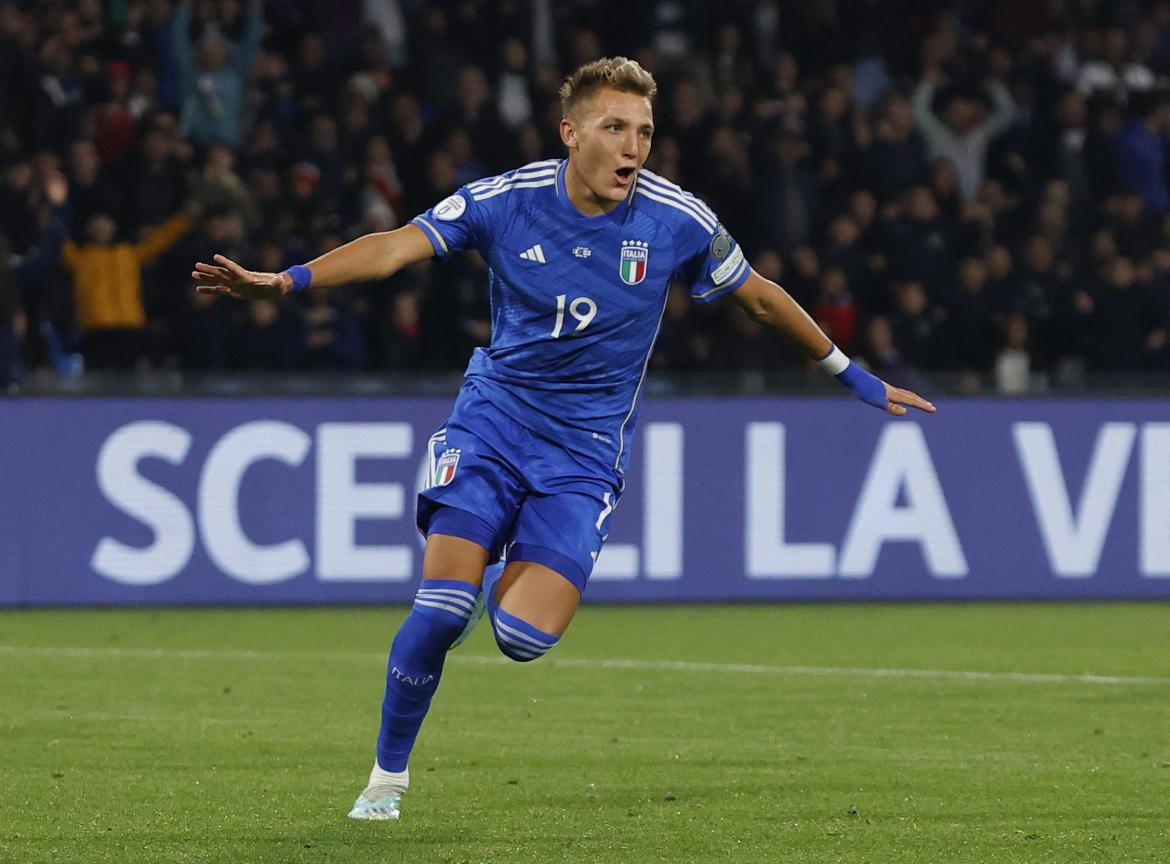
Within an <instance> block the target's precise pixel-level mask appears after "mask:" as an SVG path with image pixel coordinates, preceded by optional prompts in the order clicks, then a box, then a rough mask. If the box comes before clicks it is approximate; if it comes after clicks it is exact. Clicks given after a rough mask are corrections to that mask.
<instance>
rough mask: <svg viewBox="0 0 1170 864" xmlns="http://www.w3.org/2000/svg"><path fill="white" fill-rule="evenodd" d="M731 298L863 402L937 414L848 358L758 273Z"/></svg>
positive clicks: (898, 411)
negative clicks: (776, 331)
mask: <svg viewBox="0 0 1170 864" xmlns="http://www.w3.org/2000/svg"><path fill="white" fill-rule="evenodd" d="M731 299H733V300H734V301H735V302H736V303H738V304H739V305H740V306H741V307H743V310H744V311H745V312H747V314H748V317H750V318H751V319H752V320H753V321H755V322H756V323H758V324H764V325H766V326H768V327H771V328H772V329H774V330H778V331H779V332H780V333H781V334H783V336H784V337H785V338H786V339H788V341H789V342H791V343H792V344H793V345H795V346H796V347H797V348H798V349H799V350H800V351H801V352H803V353H804V355H805V356H806V357H808V358H809V359H810V360H816V361H817V362H818V363H819V364H820V365H821V368H823V369H824V370H825V371H826V372H828V373H829V374H831V375H833V376H835V377H836V378H837V380H839V381H840V382H841V383H842V384H844V385H845V386H846V387H848V388H849V389H850V390H852V391H853V393H854V395H856V396H857V398H859V399H861V400H862V401H864V402H867V403H869V404H870V405H873V406H874V407H875V408H881V409H883V410H885V411H888V412H889V413H891V414H893V415H895V416H901V415H903V414H905V413H906V412H907V410H909V409H908V408H907V406H909V407H910V408H918V409H920V410H922V411H928V412H933V411H934V405H932V404H931V403H930V402H927V401H926V400H925V399H923V398H922V397H921V396H919V395H918V394H916V393H912V392H910V391H909V390H900V389H899V388H897V387H891V386H890V385H889V384H887V383H886V382H884V381H882V380H881V379H880V378H877V377H876V376H874V375H871V374H870V373H869V372H867V371H865V370H864V369H862V368H861V367H860V366H858V365H857V364H856V363H854V362H853V361H852V360H850V359H849V358H848V357H846V356H845V354H844V353H843V352H842V351H841V349H840V348H837V347H836V346H835V345H834V344H833V343H832V341H831V340H830V339H829V337H828V336H826V335H825V334H824V331H822V330H821V328H820V327H818V326H817V322H815V321H813V319H812V318H811V317H809V314H808V313H807V312H805V311H804V309H802V308H801V307H800V304H799V303H797V302H796V301H795V300H793V299H792V297H791V295H789V293H788V292H787V291H785V290H784V289H783V288H781V287H780V286H779V285H777V284H776V283H775V282H773V281H771V280H770V279H765V278H764V277H763V276H761V275H760V274H758V273H756V271H754V270H752V271H751V272H750V273H749V274H748V278H747V281H745V282H744V283H743V284H742V285H740V286H739V287H738V288H736V289H735V290H734V291H732V292H731Z"/></svg>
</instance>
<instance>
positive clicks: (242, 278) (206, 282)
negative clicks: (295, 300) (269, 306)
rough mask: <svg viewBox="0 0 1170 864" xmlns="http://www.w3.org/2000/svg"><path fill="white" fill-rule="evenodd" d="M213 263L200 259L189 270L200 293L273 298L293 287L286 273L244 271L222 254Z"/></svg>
mask: <svg viewBox="0 0 1170 864" xmlns="http://www.w3.org/2000/svg"><path fill="white" fill-rule="evenodd" d="M212 260H214V261H215V262H216V263H215V264H204V263H203V262H202V261H200V262H199V263H198V264H196V265H195V269H194V270H192V271H191V278H192V279H194V280H195V290H196V291H197V292H199V293H200V294H228V295H230V296H232V297H235V298H236V299H237V300H275V299H277V298H279V297H282V296H283V295H285V294H287V293H288V292H289V291H291V290H292V277H290V276H289V275H288V274H287V273H255V272H253V271H251V270H245V269H244V268H243V267H241V266H240V265H239V264H237V263H236V262H235V261H233V260H231V259H230V258H228V257H226V256H224V255H215V256H214V257H213V259H212Z"/></svg>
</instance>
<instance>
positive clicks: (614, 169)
mask: <svg viewBox="0 0 1170 864" xmlns="http://www.w3.org/2000/svg"><path fill="white" fill-rule="evenodd" d="M653 137H654V112H653V111H652V110H651V108H650V100H649V99H647V98H646V97H645V96H639V95H638V94H636V93H622V92H620V91H618V90H611V89H609V88H604V89H601V90H598V91H597V92H596V93H594V94H593V95H592V96H591V97H590V98H588V99H586V100H585V101H584V102H582V103H581V104H579V105H577V107H576V108H574V110H573V111H572V112H571V116H569V117H566V118H565V119H563V120H562V121H561V140H562V141H564V143H565V146H566V147H568V148H569V158H570V160H571V161H572V162H573V166H574V168H575V169H576V171H577V173H578V174H580V176H581V178H582V179H583V180H584V181H585V185H586V186H587V187H588V188H589V191H590V192H592V193H593V195H594V196H595V197H597V198H599V199H604V200H606V201H615V202H618V201H622V200H623V199H624V198H625V197H626V195H627V194H628V193H629V191H630V185H631V184H632V183H633V182H634V176H635V174H636V173H637V171H638V169H639V168H641V167H642V165H643V163H645V161H646V157H647V156H649V155H650V141H651V139H652V138H653Z"/></svg>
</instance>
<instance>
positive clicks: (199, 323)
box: [0, 0, 1170, 392]
mask: <svg viewBox="0 0 1170 864" xmlns="http://www.w3.org/2000/svg"><path fill="white" fill-rule="evenodd" d="M616 7H617V4H614V3H607V2H590V0H572V2H564V3H561V2H557V3H553V2H552V0H501V2H487V0H483V2H476V0H467V2H424V0H333V2H296V0H268V2H264V3H261V2H258V0H195V2H190V0H179V2H176V0H114V2H107V3H102V2H99V0H71V2H53V0H30V2H11V0H9V2H0V82H2V86H0V391H3V389H4V388H5V387H6V386H9V385H11V384H13V382H16V381H19V379H20V376H21V374H22V368H27V367H28V366H29V365H52V364H56V365H57V366H58V367H59V368H63V367H64V366H66V365H67V364H66V363H65V362H64V360H63V358H68V357H70V356H71V355H72V354H73V353H74V352H80V353H81V354H82V355H83V357H84V365H85V368H87V369H103V368H120V369H124V368H140V369H141V368H161V369H168V368H179V369H182V370H191V371H205V370H221V369H279V370H293V369H298V370H320V369H375V370H378V369H395V370H406V371H415V370H456V369H461V368H462V367H463V365H464V364H465V363H466V359H467V356H468V354H469V352H470V350H471V348H472V347H473V346H475V345H482V344H486V342H487V340H488V337H489V333H490V321H489V310H488V307H487V297H486V270H485V265H484V264H483V262H482V261H481V260H479V259H478V257H477V256H458V257H457V258H456V259H454V260H451V261H447V262H444V263H442V264H438V263H433V262H427V263H424V264H422V265H418V266H415V267H412V268H410V269H409V270H408V271H406V272H402V273H399V274H397V275H396V276H395V277H394V278H392V279H390V280H388V281H387V283H386V284H377V285H359V286H352V287H351V288H349V289H346V290H342V291H336V292H332V293H330V294H329V295H328V296H326V295H325V294H323V293H321V292H312V291H310V292H308V293H307V295H306V296H303V297H296V298H289V299H286V300H285V301H283V302H281V303H269V302H256V303H251V304H238V303H233V302H230V301H226V300H223V299H220V298H214V297H210V296H205V295H197V294H195V293H194V292H193V291H192V290H190V280H189V275H188V274H189V272H190V269H191V265H192V262H194V261H196V260H209V258H210V256H211V255H212V254H213V253H214V252H221V253H224V254H227V255H229V256H230V257H232V258H234V259H236V260H238V261H240V262H242V263H244V264H245V266H250V267H253V268H255V269H262V270H280V269H283V268H284V267H286V266H289V265H291V264H294V263H301V262H303V261H305V260H307V259H310V258H312V257H314V256H315V255H317V254H319V253H320V252H322V251H325V250H327V249H329V248H332V247H334V246H336V245H339V244H340V243H342V242H344V241H346V240H348V239H350V238H352V237H354V236H356V235H358V234H360V233H365V232H369V231H381V230H388V229H391V228H394V227H397V226H399V225H402V224H403V223H404V222H406V221H407V220H408V219H410V218H411V217H412V216H413V215H415V214H416V213H418V212H420V211H422V210H423V209H425V208H426V207H428V206H430V205H432V204H433V203H435V202H437V201H439V200H440V199H442V198H443V197H445V196H446V195H448V194H449V193H451V192H452V191H454V190H455V189H456V188H458V186H459V185H461V184H463V183H465V182H467V181H470V180H474V179H477V178H480V177H483V176H486V175H491V174H494V173H497V172H500V171H503V170H507V169H509V168H512V167H517V166H519V165H521V164H523V163H525V162H529V161H534V160H537V159H542V158H548V157H550V156H559V155H562V152H563V151H562V147H561V144H560V142H559V139H558V137H557V131H556V130H557V121H558V120H559V116H560V114H559V106H558V103H557V100H556V90H557V87H558V85H559V83H560V81H561V78H562V76H563V75H564V74H566V73H567V72H568V71H570V70H571V69H572V68H574V67H575V66H576V65H577V64H579V63H581V62H584V61H586V60H590V59H593V58H595V57H598V56H601V55H603V54H617V53H622V54H626V55H628V56H632V57H635V58H637V59H638V60H639V61H641V62H642V63H643V65H645V66H646V67H647V68H649V69H650V70H651V71H652V72H654V74H655V76H656V77H657V79H658V81H659V97H658V100H657V104H656V110H655V120H656V125H657V131H656V133H655V138H654V148H653V152H652V153H651V157H650V162H649V167H650V168H652V169H653V170H655V171H657V172H658V173H660V174H663V175H665V176H666V177H668V178H670V179H673V180H675V181H677V182H678V183H680V184H682V185H683V186H684V187H685V188H687V189H690V190H691V191H693V192H694V193H695V194H697V195H699V196H701V197H703V198H704V199H705V200H707V201H708V203H710V204H711V206H712V207H713V208H714V209H715V211H716V212H717V213H718V214H720V216H721V218H722V220H723V222H724V223H725V224H726V225H727V226H728V228H729V230H730V231H731V232H732V233H733V234H734V235H735V236H736V238H737V239H738V240H739V241H740V242H741V243H742V245H743V246H744V248H745V251H747V252H748V254H749V258H750V260H751V261H752V263H753V266H755V267H756V269H757V270H758V271H760V272H761V273H762V274H763V275H765V276H767V277H769V278H772V279H775V280H776V281H778V282H780V283H781V284H783V285H784V286H785V287H786V288H787V289H788V291H789V292H791V293H792V294H793V295H794V296H795V297H796V298H797V299H798V300H799V301H800V302H801V303H803V304H804V305H805V306H806V308H808V309H809V310H810V311H811V312H812V314H813V315H814V317H816V318H817V320H818V321H820V322H821V323H822V326H823V327H824V328H825V329H826V331H827V332H828V333H829V334H830V336H831V337H832V338H833V339H834V340H835V341H836V342H837V343H838V344H839V345H840V346H841V347H842V348H843V349H844V350H845V351H847V352H849V353H851V354H854V355H856V356H857V357H858V358H859V359H862V358H864V359H865V361H866V362H868V364H869V365H870V367H871V368H873V369H874V370H875V371H876V372H877V373H878V374H882V375H889V376H890V377H891V378H894V377H896V378H897V380H899V381H901V382H904V383H906V384H907V385H908V386H916V384H915V381H916V378H918V377H919V375H920V374H921V373H923V372H926V373H930V372H931V371H934V370H948V371H950V372H953V373H955V374H956V375H957V377H958V378H959V379H961V380H962V381H964V382H965V384H966V386H968V387H970V388H971V389H973V390H975V389H979V388H982V387H988V386H994V387H995V388H997V389H998V390H1000V391H1001V392H1022V391H1024V390H1027V389H1029V387H1035V386H1037V385H1038V383H1040V382H1043V381H1053V382H1056V383H1062V382H1063V383H1069V382H1071V383H1075V382H1077V381H1079V380H1081V379H1082V378H1083V376H1084V375H1085V374H1086V372H1094V371H1097V370H1106V371H1108V370H1114V371H1123V370H1124V371H1128V370H1145V371H1147V372H1156V371H1159V370H1167V369H1170V338H1168V333H1170V218H1168V217H1170V186H1168V182H1167V163H1166V146H1167V140H1168V135H1170V98H1168V97H1167V89H1166V86H1165V82H1167V81H1168V80H1170V78H1168V77H1167V76H1170V3H1168V2H1132V0H1131V2H1106V0H1049V2H1046V3H1031V4H1020V3H1012V2H1007V0H987V2H980V3H965V2H957V3H955V4H953V5H952V6H951V7H950V8H948V9H945V10H944V11H940V6H939V4H936V3H933V2H928V0H909V2H897V3H895V2H880V0H833V2H828V0H793V2H784V3H781V2H778V0H755V2H749V0H738V2H737V0H724V2H717V3H705V2H698V0H657V2H647V3H640V4H628V3H627V4H621V6H620V10H619V9H617V8H616ZM653 365H654V368H656V369H659V370H666V371H680V372H693V371H699V370H717V371H720V370H723V371H743V370H748V371H751V370H755V371H758V372H760V373H764V374H766V373H768V372H770V371H771V370H783V369H786V368H787V369H791V368H792V367H793V366H796V365H799V361H798V359H797V358H795V357H793V356H792V355H791V354H790V353H789V352H788V351H787V350H786V349H785V348H784V347H783V346H782V345H779V344H777V343H776V341H775V337H774V336H773V335H771V334H766V333H764V332H762V331H761V330H760V329H759V328H758V327H757V326H756V325H755V324H753V323H752V322H750V321H749V320H748V319H747V318H746V317H745V316H744V315H743V314H742V313H741V312H739V310H738V309H737V308H736V307H735V306H734V304H730V303H717V304H713V306H711V307H703V306H697V305H695V304H692V303H691V302H690V301H689V300H688V297H687V293H686V291H685V290H684V289H683V288H682V286H679V287H678V288H677V289H675V290H674V291H673V292H672V295H671V297H670V298H669V301H668V303H667V306H666V313H665V319H664V322H663V325H662V331H661V335H660V339H659V344H658V348H657V350H656V353H655V357H654V361H653Z"/></svg>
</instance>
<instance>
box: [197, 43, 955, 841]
mask: <svg viewBox="0 0 1170 864" xmlns="http://www.w3.org/2000/svg"><path fill="white" fill-rule="evenodd" d="M656 90H657V87H656V85H655V82H654V79H653V77H652V76H651V75H650V74H649V73H648V72H647V71H646V70H645V69H643V68H642V67H641V66H640V65H639V64H638V63H636V62H634V61H631V60H627V59H626V58H624V57H614V58H603V59H601V60H597V61H594V62H592V63H588V64H585V65H584V66H582V67H581V68H579V69H577V70H576V71H575V72H574V73H573V74H572V75H570V76H569V78H568V79H566V81H565V82H564V84H563V86H562V87H561V91H560V97H561V103H562V111H563V119H562V120H561V124H560V134H561V140H562V141H563V142H564V145H565V147H566V149H567V151H568V158H567V159H550V160H548V161H545V162H536V163H533V164H531V165H526V166H524V167H523V168H520V169H518V170H515V171H511V172H509V173H506V174H502V175H500V176H498V177H491V178H488V179H486V180H480V181H478V182H474V183H468V184H467V185H466V186H463V187H462V188H460V189H459V190H458V191H457V192H456V193H455V194H454V195H451V196H450V197H448V198H446V199H444V200H443V201H441V202H439V203H438V204H436V205H435V206H434V207H433V208H431V209H430V210H428V211H426V212H425V213H423V214H422V215H420V216H417V217H416V218H414V219H413V220H411V222H410V224H408V225H406V226H404V227H402V228H399V229H397V230H395V231H389V232H385V233H380V234H369V235H366V236H364V237H359V238H358V239H356V240H354V241H353V242H351V243H348V244H346V245H344V246H342V247H340V248H338V249H334V250H333V251H331V252H328V253H326V254H324V255H322V256H320V257H319V258H316V259H314V260H313V261H310V262H309V263H308V264H307V265H298V266H295V267H291V268H289V269H288V270H287V271H285V272H283V273H255V272H250V271H248V270H245V269H243V268H242V267H240V266H239V265H238V264H236V263H235V262H234V261H230V260H228V259H227V258H225V257H224V256H222V255H216V256H215V261H216V263H215V264H205V263H200V264H197V265H196V270H195V272H194V273H192V277H193V278H194V279H195V280H196V282H197V283H198V285H197V290H199V291H204V292H214V293H220V294H230V295H231V296H234V297H241V298H255V297H275V296H279V295H282V294H287V293H290V292H299V291H304V290H305V289H306V288H308V287H309V286H310V285H312V286H314V287H318V288H326V287H330V286H334V285H341V284H343V283H347V282H359V281H364V280H371V279H384V278H386V277H388V276H390V275H391V274H392V273H395V272H396V271H398V270H400V269H401V268H402V267H405V266H406V265H408V264H411V263H413V262H415V261H419V260H422V259H425V258H429V257H431V256H439V257H444V256H447V255H450V254H452V253H454V252H459V251H461V250H464V249H472V248H474V249H478V250H479V251H480V253H481V254H482V255H483V256H484V258H485V259H486V260H487V262H488V267H489V270H488V272H489V290H490V292H491V305H492V336H491V344H490V345H489V347H487V348H486V349H485V348H480V349H477V350H476V351H475V353H474V354H473V355H472V358H471V362H470V363H469V365H468V367H467V373H466V380H465V382H464V384H463V387H462V389H461V390H460V392H459V396H458V398H457V399H456V400H455V406H454V408H453V410H452V413H451V416H450V417H449V418H448V419H447V421H446V422H445V423H443V424H442V425H441V426H440V427H439V429H438V430H437V431H436V432H435V433H434V435H432V436H431V439H430V442H429V444H428V446H429V448H430V451H429V457H430V480H431V485H430V487H429V488H428V489H426V490H425V491H423V492H422V494H421V495H420V496H419V500H418V516H417V522H418V528H419V530H420V531H421V532H422V533H423V534H424V535H425V536H426V547H425V550H424V553H423V565H422V582H421V584H420V585H419V588H418V593H417V595H416V597H415V600H414V605H413V607H412V608H411V611H410V614H409V615H407V617H406V620H405V621H403V623H402V626H401V628H399V630H398V633H397V635H396V636H395V637H394V642H393V644H392V646H391V649H390V659H389V663H388V664H387V673H386V691H385V698H384V701H383V705H382V725H381V730H380V732H379V734H378V743H377V752H376V760H375V764H374V768H373V771H372V772H371V774H370V779H369V782H368V784H367V786H366V789H365V790H364V791H363V792H362V793H361V795H359V796H358V799H357V801H356V802H355V804H354V806H353V809H352V810H351V811H350V813H349V815H350V816H351V817H352V818H354V819H397V818H398V817H399V807H400V803H401V797H402V795H403V793H404V792H405V791H406V788H407V785H408V783H409V774H408V771H407V761H408V758H409V756H410V751H411V748H412V747H413V745H414V741H415V737H416V736H417V734H418V731H419V728H420V726H421V725H422V721H423V718H424V716H425V715H426V712H427V709H428V707H429V706H430V703H431V697H432V696H433V695H434V693H435V690H436V688H437V687H438V685H439V677H440V675H441V674H442V671H443V660H444V657H445V655H446V652H447V651H448V650H449V649H450V648H452V647H453V646H454V645H456V644H458V643H459V642H460V641H462V638H463V637H465V636H466V634H467V633H468V632H469V631H470V628H471V627H472V626H474V624H475V622H476V621H477V620H478V617H479V616H480V615H481V614H482V613H483V610H484V607H485V606H486V610H487V617H488V619H489V620H490V622H491V626H492V629H493V631H494V633H495V639H496V643H497V644H498V645H499V648H500V650H501V651H503V653H504V654H506V655H507V656H508V657H510V658H512V659H514V660H517V661H521V662H525V661H529V660H535V659H537V658H538V657H541V656H543V655H544V654H546V653H547V652H548V651H549V650H550V649H552V648H553V646H555V645H556V644H557V641H558V640H559V639H560V638H561V635H562V634H563V633H564V632H565V629H566V628H567V627H568V626H569V622H570V621H571V620H572V618H573V614H574V613H575V612H576V610H577V604H578V602H579V601H580V599H581V592H582V591H583V590H584V589H585V585H586V583H587V581H588V579H589V574H590V571H591V570H592V568H593V563H594V561H595V560H596V559H597V554H598V552H599V551H600V550H601V546H602V543H603V542H604V541H605V539H606V536H607V534H608V531H609V518H610V515H611V514H612V512H613V509H614V507H615V506H616V505H617V502H618V499H619V497H620V496H621V494H622V489H623V487H624V485H625V479H624V474H625V468H626V465H627V464H628V462H629V457H630V444H631V439H632V436H633V432H634V426H635V423H636V422H637V416H638V407H639V396H640V394H641V390H642V381H643V379H644V377H645V374H646V367H647V364H648V363H649V360H650V353H651V351H652V350H653V347H654V340H655V338H656V336H657V334H658V328H659V324H660V322H661V319H662V313H663V309H664V306H665V303H666V298H667V292H668V286H669V283H670V280H671V279H672V278H674V277H675V276H679V277H681V278H683V279H685V280H686V282H687V283H688V284H689V285H690V291H691V295H692V297H693V298H694V299H695V300H696V301H697V302H700V303H709V302H711V301H712V300H715V299H716V298H719V297H722V296H724V295H729V296H730V297H731V298H732V300H734V301H735V302H736V303H738V304H739V305H740V306H742V307H743V308H744V309H745V310H746V311H747V313H748V314H749V315H750V316H751V317H752V318H753V319H754V320H756V321H758V322H760V323H762V324H767V325H769V326H771V327H774V328H776V329H777V330H779V331H780V332H781V333H783V334H784V335H785V336H786V337H788V339H789V340H790V341H792V342H793V343H794V345H795V346H796V347H797V348H798V349H799V350H800V351H801V352H803V353H804V354H805V355H806V356H807V357H809V358H814V359H816V360H818V361H819V362H820V364H821V366H822V367H823V368H824V369H825V370H826V371H827V372H829V373H830V374H833V375H836V376H837V377H838V378H839V379H840V380H841V381H842V382H843V383H844V384H845V385H846V386H848V387H849V388H850V389H851V390H852V391H853V392H854V393H855V394H856V395H857V396H858V397H860V398H861V399H863V400H864V401H866V402H868V403H869V404H871V405H874V406H876V407H878V408H881V409H883V410H885V411H888V412H889V413H890V414H894V415H902V414H905V413H906V412H907V410H908V406H909V407H913V408H918V409H921V410H924V411H933V410H934V406H933V405H931V404H930V403H929V402H927V401H926V400H924V399H922V398H920V397H919V396H917V395H915V394H914V393H911V392H909V391H906V390H899V389H897V388H895V387H891V386H890V385H888V384H886V383H884V382H883V381H881V380H879V379H878V378H876V377H874V376H873V375H871V374H869V373H868V372H866V371H865V370H863V369H861V368H860V367H859V366H857V365H855V364H854V363H852V362H851V361H850V360H849V359H848V358H847V357H846V356H845V355H844V354H843V353H842V352H841V351H840V349H838V348H836V347H835V346H834V345H833V344H832V343H831V342H830V341H829V339H828V338H827V337H826V336H825V335H824V333H822V332H821V330H820V328H819V327H817V325H816V324H815V323H814V322H813V320H812V319H811V318H810V317H809V316H808V315H807V314H806V313H805V312H804V310H802V309H801V308H800V306H798V305H797V303H796V302H795V301H794V300H793V299H792V298H791V297H790V296H789V295H788V294H787V293H786V292H785V291H784V290H783V289H782V288H781V287H780V286H778V285H776V284H775V283H773V282H770V281H768V280H767V279H764V278H763V277H761V276H759V275H758V274H757V273H755V272H754V271H753V270H752V269H751V267H749V266H748V264H747V262H746V261H745V260H744V256H743V252H742V251H741V250H740V247H739V246H738V245H737V244H736V242H735V240H734V239H733V238H732V237H731V235H730V234H728V232H727V230H726V229H725V228H724V227H723V226H722V225H721V224H720V222H719V220H718V219H717V218H716V216H715V214H714V213H712V212H711V210H710V208H708V207H707V205H706V204H704V203H703V202H702V201H700V200H699V199H697V198H695V197H694V196H693V195H691V194H689V193H687V192H684V191H683V190H682V189H680V188H679V187H678V186H676V185H675V184H674V183H671V182H670V181H668V180H666V179H664V178H662V177H659V176H657V175H656V174H653V173H651V172H650V171H647V170H646V169H644V168H643V167H642V165H643V164H644V163H645V161H646V157H647V155H648V154H649V152H650V142H651V140H652V138H653V136H654V119H653V112H652V109H651V102H652V100H653V98H654V95H655V92H656ZM501 559H502V560H503V561H504V562H505V566H504V567H503V569H502V571H501V570H500V569H499V568H491V569H490V570H488V573H489V577H488V578H487V580H486V582H487V584H485V569H487V568H489V565H492V564H493V563H494V562H496V561H499V560H501Z"/></svg>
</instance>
